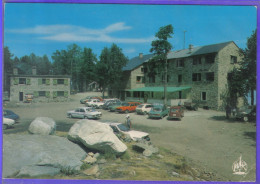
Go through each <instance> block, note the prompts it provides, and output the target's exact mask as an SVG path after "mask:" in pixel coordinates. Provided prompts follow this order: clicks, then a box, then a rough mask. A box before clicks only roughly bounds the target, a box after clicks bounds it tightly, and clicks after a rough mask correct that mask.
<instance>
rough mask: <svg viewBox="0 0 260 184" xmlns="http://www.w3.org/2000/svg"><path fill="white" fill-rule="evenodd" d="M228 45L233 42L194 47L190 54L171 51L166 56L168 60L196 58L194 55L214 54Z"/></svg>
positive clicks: (188, 52)
mask: <svg viewBox="0 0 260 184" xmlns="http://www.w3.org/2000/svg"><path fill="white" fill-rule="evenodd" d="M230 43H234V42H233V41H229V42H224V43H218V44H213V45H205V46H200V47H194V48H193V49H192V51H191V52H190V50H189V49H183V50H178V51H171V52H170V53H169V54H168V55H167V58H168V59H174V58H183V57H189V56H196V55H201V54H209V53H215V52H219V51H220V50H221V49H222V48H224V47H225V46H227V45H228V44H230Z"/></svg>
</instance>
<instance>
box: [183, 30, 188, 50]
mask: <svg viewBox="0 0 260 184" xmlns="http://www.w3.org/2000/svg"><path fill="white" fill-rule="evenodd" d="M186 32H187V31H186V30H184V31H183V34H184V39H183V49H185V33H186Z"/></svg>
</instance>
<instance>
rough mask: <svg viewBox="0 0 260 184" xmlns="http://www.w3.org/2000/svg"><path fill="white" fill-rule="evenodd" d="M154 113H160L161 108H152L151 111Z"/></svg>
mask: <svg viewBox="0 0 260 184" xmlns="http://www.w3.org/2000/svg"><path fill="white" fill-rule="evenodd" d="M152 110H153V111H155V112H161V111H162V107H153V109H152Z"/></svg>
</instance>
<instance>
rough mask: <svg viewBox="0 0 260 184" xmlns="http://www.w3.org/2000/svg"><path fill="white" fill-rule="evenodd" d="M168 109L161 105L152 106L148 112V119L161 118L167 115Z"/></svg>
mask: <svg viewBox="0 0 260 184" xmlns="http://www.w3.org/2000/svg"><path fill="white" fill-rule="evenodd" d="M168 111H169V110H168V108H167V106H166V105H163V104H153V107H152V109H151V110H150V112H148V118H161V119H162V118H163V117H165V116H167V115H168Z"/></svg>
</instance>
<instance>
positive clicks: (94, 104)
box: [85, 99, 104, 108]
mask: <svg viewBox="0 0 260 184" xmlns="http://www.w3.org/2000/svg"><path fill="white" fill-rule="evenodd" d="M85 105H86V106H87V107H95V108H101V107H102V105H104V102H101V101H100V100H99V99H91V100H89V101H88V102H86V103H85Z"/></svg>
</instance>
